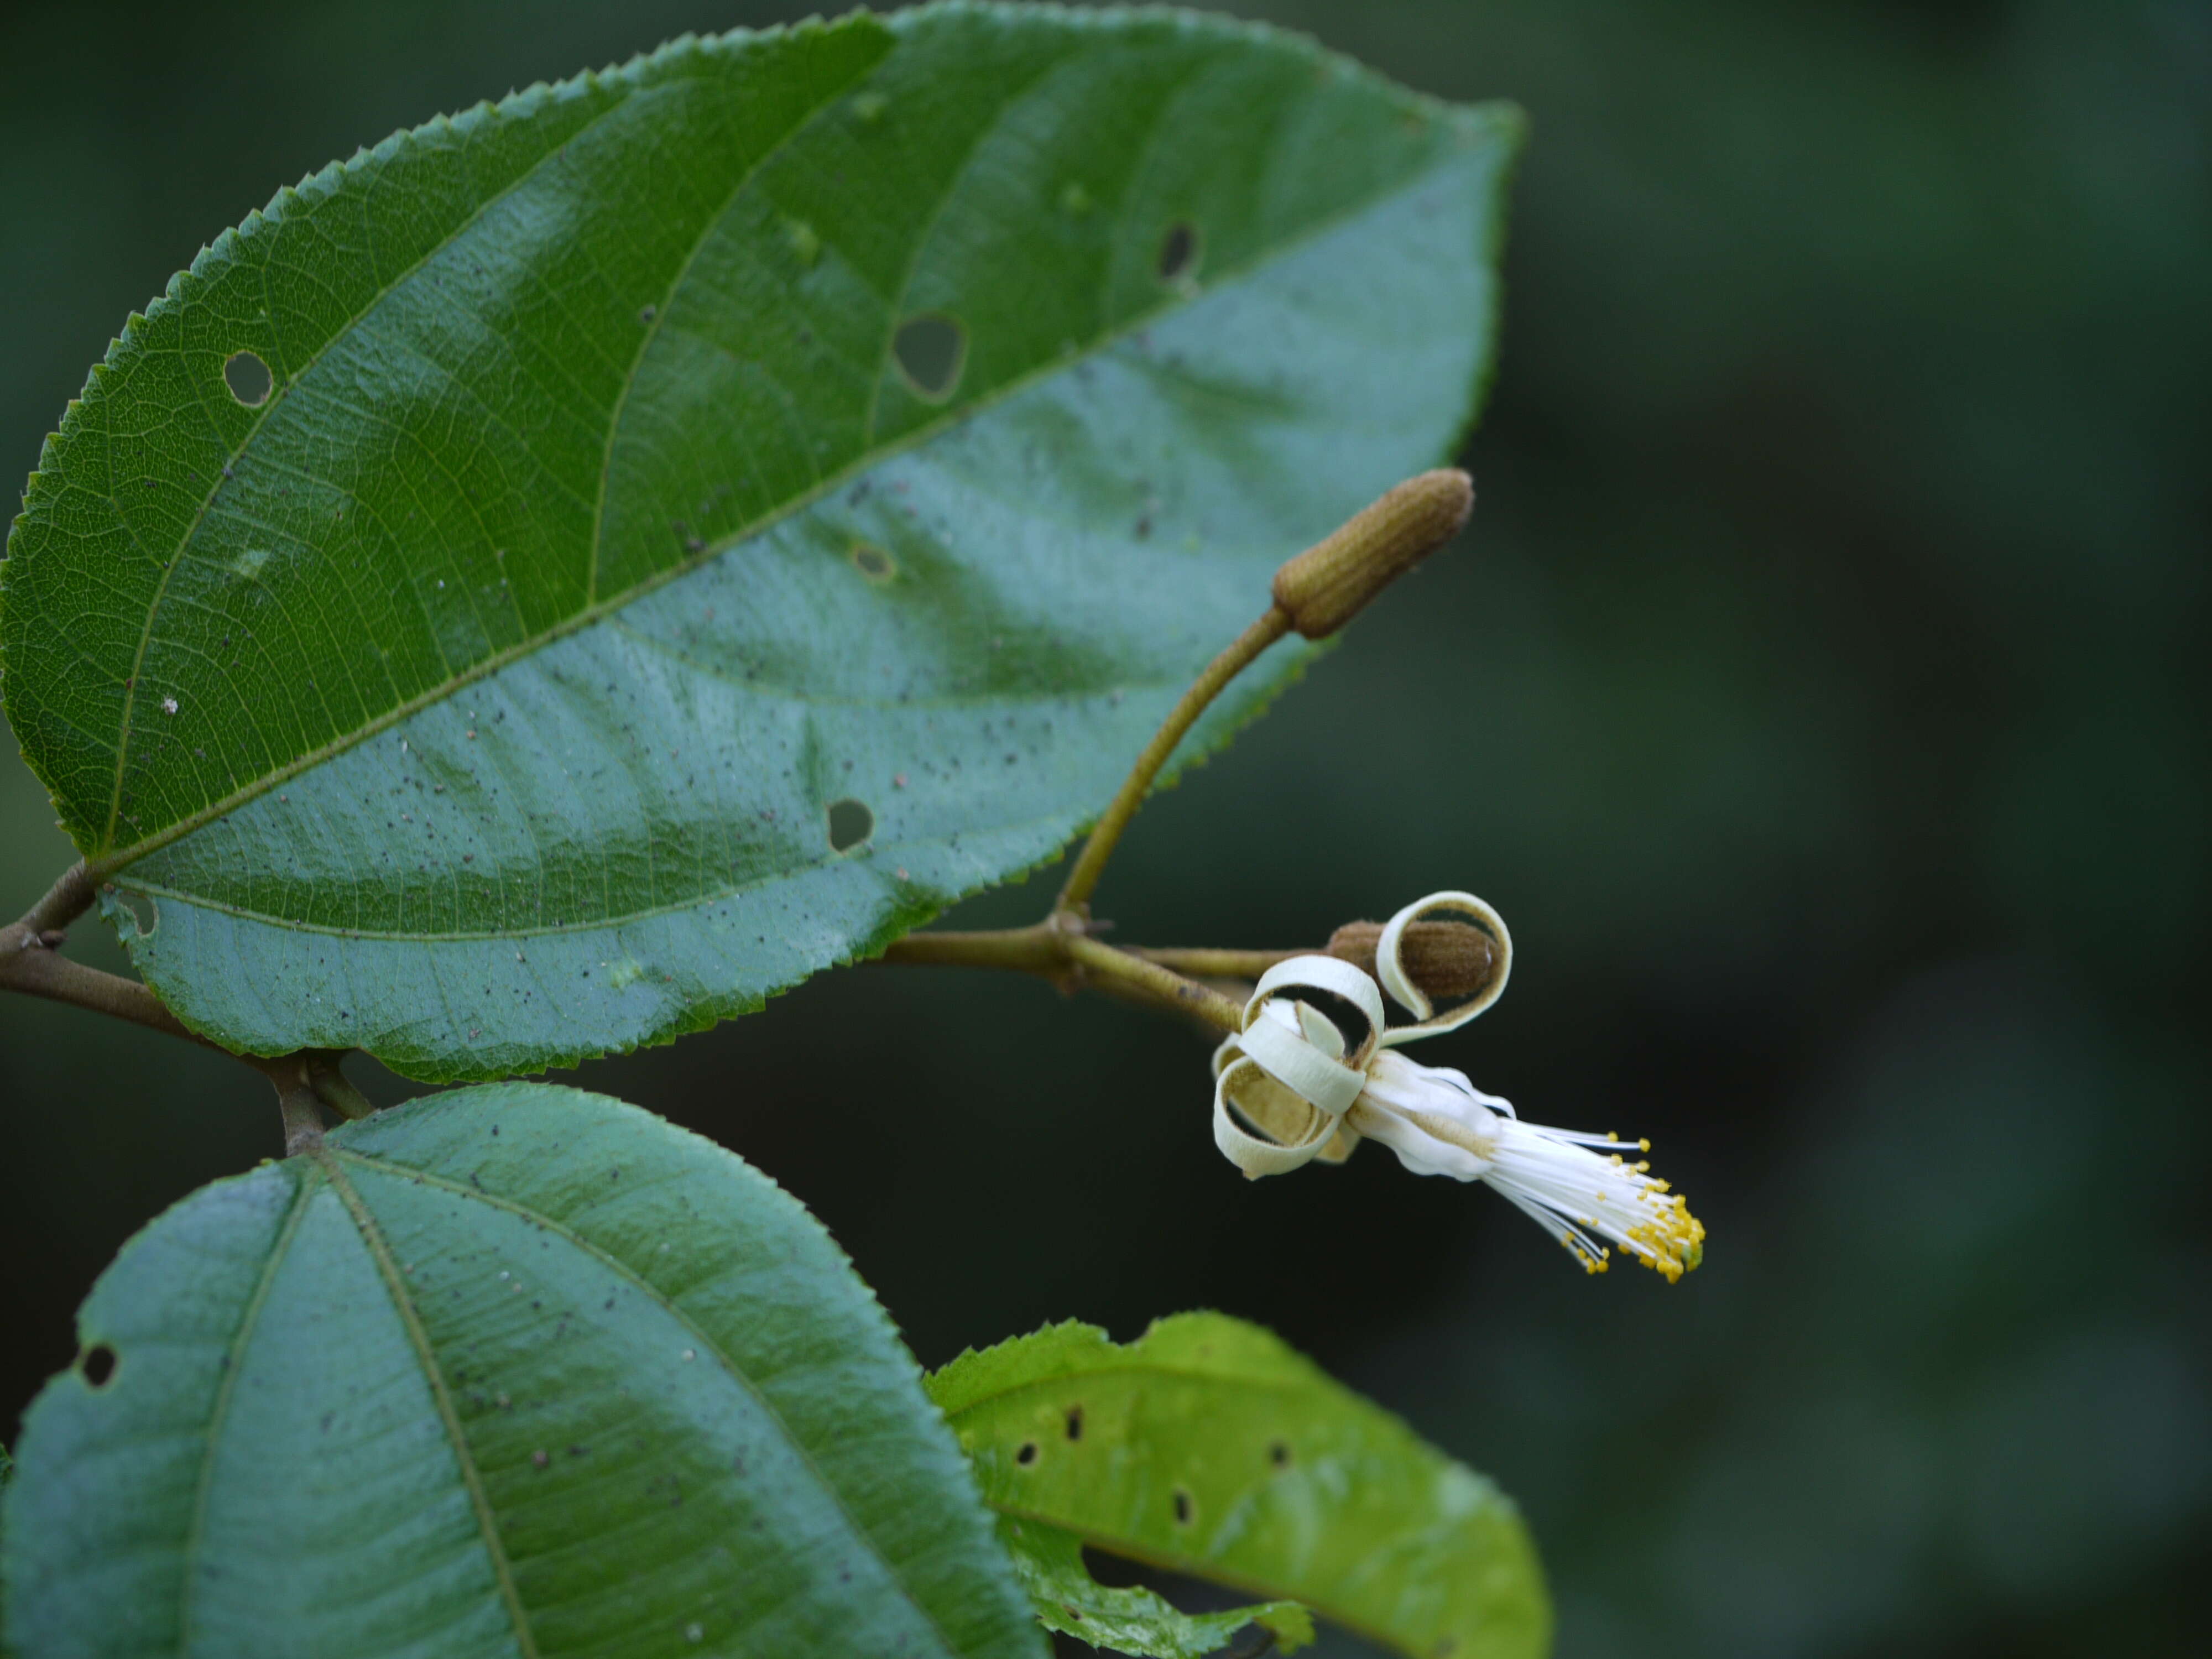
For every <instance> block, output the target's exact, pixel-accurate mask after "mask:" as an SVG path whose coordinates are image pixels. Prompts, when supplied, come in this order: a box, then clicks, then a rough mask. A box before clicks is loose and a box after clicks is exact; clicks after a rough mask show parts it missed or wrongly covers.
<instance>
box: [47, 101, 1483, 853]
mask: <svg viewBox="0 0 2212 1659" xmlns="http://www.w3.org/2000/svg"><path fill="white" fill-rule="evenodd" d="M1442 118H1443V119H1451V118H1452V115H1451V113H1449V112H1447V114H1446V115H1444V116H1443V117H1442ZM595 119H596V118H595ZM780 142H781V141H780ZM764 159H765V158H764ZM1447 159H1448V158H1447ZM539 165H543V162H542V161H541V162H540V163H539ZM1433 170H1434V164H1432V165H1431V167H1424V168H1422V169H1421V170H1420V171H1419V172H1417V173H1413V174H1412V175H1410V176H1409V177H1408V178H1407V179H1405V180H1403V181H1401V182H1400V183H1398V184H1395V185H1392V186H1391V187H1389V189H1387V190H1383V191H1377V192H1376V194H1374V195H1373V196H1370V197H1364V198H1363V199H1361V200H1359V201H1357V202H1353V203H1352V204H1348V205H1347V206H1346V207H1345V208H1343V209H1342V210H1340V211H1338V212H1336V213H1334V214H1331V215H1329V216H1327V217H1325V218H1322V219H1318V220H1316V221H1315V222H1314V223H1313V224H1311V225H1310V226H1308V227H1307V228H1305V229H1304V230H1302V231H1300V232H1299V233H1298V234H1296V235H1292V236H1288V237H1285V239H1284V240H1281V241H1280V242H1278V243H1275V244H1274V245H1273V246H1270V247H1268V248H1267V250H1265V251H1264V252H1261V253H1260V254H1259V255H1258V256H1257V257H1255V258H1252V259H1249V260H1247V261H1246V262H1245V263H1244V264H1241V265H1234V266H1230V267H1227V268H1225V270H1222V271H1221V273H1220V274H1219V276H1218V279H1217V280H1216V281H1215V282H1214V283H1212V284H1210V285H1209V286H1207V287H1206V288H1205V289H1202V290H1201V291H1200V295H1199V296H1197V297H1200V298H1202V297H1205V296H1206V295H1211V294H1212V293H1214V292H1216V291H1218V290H1219V289H1224V288H1226V287H1228V286H1229V285H1230V284H1231V283H1234V282H1237V281H1241V280H1243V278H1245V277H1248V276H1252V275H1254V274H1255V273H1256V272H1258V271H1260V270H1264V269H1266V268H1267V266H1268V265H1270V264H1273V263H1274V262H1275V261H1277V260H1278V259H1280V258H1285V257H1287V256H1288V255H1289V254H1291V253H1292V252H1296V251H1297V250H1298V249H1299V248H1301V247H1304V246H1306V245H1307V244H1308V243H1310V242H1313V241H1316V240H1319V239H1320V238H1321V237H1322V236H1325V235H1327V234H1328V233H1329V232H1331V231H1333V230H1334V229H1335V228H1337V227H1338V226H1340V225H1341V224H1344V223H1346V222H1347V221H1349V220H1352V219H1354V218H1357V217H1358V216H1360V215H1362V214H1364V213H1368V212H1370V211H1372V210H1374V209H1375V208H1376V207H1378V206H1380V205H1381V204H1383V203H1385V202H1388V201H1389V200H1391V199H1392V198H1393V197H1398V196H1401V195H1405V194H1407V193H1409V192H1411V191H1413V190H1415V189H1417V188H1419V185H1421V184H1422V183H1423V182H1424V181H1425V179H1426V178H1427V177H1428V174H1429V173H1431V172H1432V171H1433ZM1192 303H1194V300H1193V299H1186V298H1185V297H1183V296H1182V295H1172V294H1171V295H1169V296H1168V297H1167V298H1165V299H1164V300H1163V301H1161V303H1159V304H1158V305H1156V306H1154V307H1151V308H1150V309H1148V310H1145V311H1139V312H1135V313H1131V315H1130V316H1129V318H1128V319H1127V320H1126V321H1125V322H1124V323H1123V324H1122V325H1121V326H1120V327H1118V328H1114V329H1109V330H1106V331H1103V332H1101V333H1100V334H1098V335H1097V336H1096V337H1094V338H1093V339H1092V340H1091V343H1089V344H1088V345H1086V346H1085V347H1084V348H1083V349H1082V350H1081V351H1079V352H1077V353H1075V354H1073V355H1072V356H1054V357H1052V358H1050V359H1049V360H1048V361H1046V362H1040V363H1039V364H1038V365H1037V366H1036V368H1032V369H1030V371H1029V372H1028V373H1027V374H1019V375H1016V376H1014V377H1012V378H1011V379H1009V380H1006V382H1005V383H1004V384H1003V385H1001V386H998V387H996V388H994V390H992V391H990V392H986V393H983V394H981V396H979V397H977V398H975V399H974V400H973V401H972V402H969V403H967V404H960V405H958V406H957V407H954V408H951V409H947V410H945V412H944V413H942V414H940V415H939V416H936V417H935V418H934V419H933V420H930V421H927V422H922V423H921V425H919V426H917V427H915V428H914V429H913V430H912V431H910V432H909V433H908V434H907V435H905V436H904V437H902V438H899V439H896V440H894V441H891V442H890V443H887V444H883V445H880V446H878V447H876V448H873V449H870V450H866V451H863V452H862V453H860V454H859V455H856V456H855V457H854V459H852V460H851V461H850V462H848V464H847V465H844V466H842V467H841V468H839V469H838V470H837V471H836V472H833V473H831V474H829V476H827V477H823V478H822V479H821V480H820V481H818V482H817V483H816V484H815V485H814V486H813V487H812V488H811V489H806V490H802V491H800V492H799V494H797V495H793V497H792V498H791V499H790V500H789V501H786V502H785V503H784V504H783V505H782V506H781V507H775V508H772V509H770V510H769V511H768V512H766V513H762V514H761V515H760V517H759V518H757V519H756V520H753V521H752V522H751V523H750V524H747V525H744V526H739V527H738V529H736V530H733V531H732V532H730V533H729V534H728V535H726V536H725V537H724V538H722V539H721V540H720V541H719V542H717V543H715V544H713V545H712V546H709V547H708V548H706V549H704V550H702V551H701V552H699V553H696V554H694V555H692V556H690V557H688V558H685V559H683V560H681V561H679V562H676V563H674V564H671V565H670V566H669V567H668V568H666V569H665V570H660V571H657V572H655V573H654V574H652V575H650V576H647V577H646V578H644V579H643V580H640V581H638V582H636V583H635V584H633V585H632V586H629V588H626V589H624V590H623V592H619V593H616V594H612V595H610V596H609V597H607V598H606V599H601V600H599V601H598V602H597V603H595V604H592V605H587V606H586V607H584V608H583V609H582V610H580V611H577V612H576V614H575V615H574V616H573V617H566V618H564V619H562V621H560V622H558V623H555V624H553V626H551V627H550V628H548V629H544V630H543V631H542V632H540V633H538V634H536V635H532V636H530V637H529V638H526V639H522V640H518V641H516V642H515V643H514V644H513V645H511V646H508V647H506V648H505V649H504V650H501V651H496V652H494V653H491V654H489V655H488V656H486V657H484V658H483V659H480V660H479V661H477V662H475V663H473V664H471V665H469V666H468V667H466V668H464V669H462V670H461V671H459V673H456V674H453V675H451V676H449V677H448V678H447V679H445V680H443V681H441V683H439V684H436V685H435V686H431V687H428V688H427V689H425V690H422V691H421V692H418V693H417V694H416V696H412V697H409V698H407V699H405V700H404V701H403V702H399V703H398V704H396V705H394V706H393V707H392V708H391V709H390V710H388V711H387V712H386V713H385V714H380V715H377V716H376V717H375V718H374V719H372V720H364V721H362V724H361V725H360V726H357V727H356V728H355V729H354V730H353V731H351V732H345V733H343V734H341V735H340V736H338V737H336V738H331V740H330V741H329V742H328V743H325V744H319V745H318V746H317V747H316V748H314V749H312V750H308V751H307V753H305V754H303V755H301V756H299V757H296V758H295V759H293V760H291V761H289V762H287V763H285V764H284V765H283V766H279V767H276V768H273V769H270V771H268V772H265V773H264V774H263V775H261V776H260V777H259V778H257V779H255V780H254V781H252V782H251V783H248V784H245V785H242V786H240V787H239V788H236V789H234V790H233V791H232V792H231V793H229V794H228V795H225V796H224V797H222V799H220V800H216V801H213V802H210V804H209V805H206V806H204V807H202V808H201V809H200V810H199V811H197V812H194V813H191V814H190V815H189V816H187V817H182V818H179V820H178V821H177V822H176V823H173V824H170V825H169V826H168V827H167V828H166V829H160V830H156V831H155V833H154V834H152V835H150V836H144V837H143V838H142V839H140V840H138V841H136V842H132V843H131V845H130V846H128V847H125V848H122V849H121V850H119V851H111V852H108V853H106V854H101V855H100V857H98V858H89V859H87V860H85V864H86V870H87V873H88V876H89V878H91V879H92V880H93V881H94V883H95V884H97V883H99V882H100V881H103V880H106V878H110V877H112V876H113V875H114V874H116V873H117V872H118V871H121V870H123V869H125V868H126V867H127V866H130V865H131V864H134V863H136V862H137V860H140V859H142V858H144V857H146V856H148V855H149V854H153V853H157V852H159V851H161V848H164V847H167V846H168V845H170V844H171V843H172V842H176V841H179V840H181V839H183V838H184V837H185V836H189V835H191V834H192V833H193V832H194V831H196V830H198V829H204V828H205V827H206V826H207V825H208V824H210V823H214V822H215V821H216V819H218V818H221V817H225V816H227V815H228V814H229V813H231V812H234V811H237V810H238V809H239V808H240V807H241V806H243V805H246V804H247V803H248V802H250V801H253V800H256V799H259V798H260V797H261V796H263V795H264V794H266V793H268V792H269V791H270V790H271V789H273V788H275V787H276V786H278V785H279V784H283V783H288V782H289V781H291V780H292V779H294V778H295V777H298V776H300V775H301V774H302V773H305V772H308V771H312V770H313V769H315V768H316V767H318V766H320V765H322V764H323V763H325V762H326V761H330V760H332V759H334V758H336V757H337V756H339V755H342V754H344V753H345V752H346V751H347V750H350V749H352V748H354V747H355V746H356V745H357V744H362V743H364V742H366V741H367V740H368V739H369V738H373V737H374V736H376V735H377V733H379V732H386V731H389V730H390V729H391V728H392V726H396V725H398V723H399V722H400V721H401V720H405V719H407V718H408V717H409V716H410V715H412V714H418V713H420V712H421V711H422V710H423V709H425V708H429V707H431V706H432V705H433V704H435V703H438V702H442V701H444V700H445V699H446V698H447V697H449V696H453V693H455V692H456V691H459V690H461V689H462V688H464V687H465V686H469V685H472V684H476V683H477V681H478V680H482V679H485V678H489V677H490V676H491V675H493V674H495V673H497V672H498V671H500V670H501V669H503V668H506V667H508V666H510V665H513V663H516V662H519V661H520V660H521V659H523V658H525V657H527V656H529V655H531V654H532V653H534V652H537V651H538V650H541V649H543V648H544V647H546V646H548V645H550V644H552V643H554V642H555V641H559V640H563V639H566V638H567V637H568V635H571V634H575V633H580V632H581V631H582V630H584V629H587V628H589V627H592V625H593V624H595V623H599V622H600V621H602V620H603V619H604V618H605V617H610V616H611V615H613V614H614V613H615V612H616V611H620V610H622V609H623V607H624V606H626V605H629V604H631V603H632V602H634V601H635V600H637V599H642V598H643V597H644V596H645V595H646V594H647V593H650V592H655V591H657V590H658V589H659V588H662V587H665V586H667V585H668V584H669V583H671V582H672V581H675V580H678V579H679V578H681V577H684V576H688V575H690V574H691V573H692V572H693V571H694V570H696V569H699V568H702V567H703V566H705V565H707V564H709V563H711V562H714V560H715V559H717V558H719V557H720V556H722V555H723V554H725V553H726V552H728V551H729V550H731V549H732V548H733V547H736V546H738V544H741V543H744V542H747V541H750V540H751V539H752V538H755V537H756V536H758V535H760V534H762V533H763V532H766V531H768V530H769V529H772V528H774V527H775V526H776V525H778V524H781V522H782V521H783V520H786V519H788V518H790V517H792V516H793V514H795V513H802V512H804V511H805V509H806V508H808V507H811V506H813V505H814V504H815V503H816V502H817V501H822V500H823V499H824V498H826V497H828V496H829V495H835V494H836V492H837V491H838V490H839V489H842V488H843V487H844V486H845V485H846V483H848V482H849V481H851V480H852V479H854V478H855V477H859V476H860V474H862V473H864V472H866V471H871V470H872V469H873V468H875V467H878V466H880V465H883V464H884V462H885V461H888V460H891V459H895V458H896V457H897V456H900V455H902V454H905V453H908V451H911V450H914V449H916V448H919V447H921V446H922V445H924V444H926V443H927V442H928V441H930V440H932V439H933V438H935V437H937V436H938V435H939V434H940V433H942V432H944V431H945V430H946V429H948V428H951V427H952V426H954V425H957V423H958V422H962V421H964V420H971V419H974V418H975V417H976V416H980V415H981V414H983V413H984V412H985V411H986V410H990V409H992V408H994V407H996V406H997V405H998V404H1002V403H1004V402H1006V400H1007V399H1009V398H1012V397H1015V396H1016V395H1018V394H1019V393H1021V392H1026V391H1027V390H1028V389H1029V388H1030V386H1034V385H1036V384H1038V383H1039V382H1041V381H1043V380H1049V379H1050V378H1052V377H1053V376H1054V375H1056V374H1066V373H1067V372H1068V371H1069V369H1070V368H1071V367H1072V366H1073V364H1074V363H1076V362H1080V361H1082V360H1083V359H1085V358H1086V357H1091V356H1097V354H1098V353H1099V352H1101V351H1103V350H1104V349H1107V348H1109V347H1110V346H1112V345H1113V344H1115V343H1117V342H1118V341H1120V340H1121V339H1124V338H1126V337H1128V336H1130V335H1132V334H1134V333H1136V332H1138V331H1140V330H1142V329H1144V328H1146V327H1149V326H1150V325H1152V323H1154V322H1156V321H1157V320H1158V319H1159V318H1160V317H1162V316H1164V315H1165V314H1166V313H1169V312H1171V311H1174V310H1176V309H1179V308H1180V307H1182V306H1185V305H1188V304H1192ZM362 314H364V315H365V314H366V313H362ZM360 320H361V316H360V315H356V317H355V318H353V319H351V321H349V323H348V324H347V325H346V327H347V328H351V327H353V326H354V325H356V324H357V323H359V322H360ZM333 338H334V339H335V337H333ZM325 349H328V348H327V347H326V348H325ZM295 379H296V377H295ZM880 380H881V371H880V370H879V371H878V384H880ZM180 550H181V548H180ZM1289 551H1291V550H1285V556H1287V555H1288V552H1289ZM173 563H174V561H172V564H173ZM167 580H168V576H167V571H164V573H163V575H162V584H163V587H164V588H166V586H167ZM155 603H156V605H158V604H159V598H158V593H157V597H156V600H155ZM147 626H148V629H149V634H150V630H151V628H152V617H151V613H150V612H149V617H148V623H147ZM141 648H142V650H143V642H142V647H141ZM129 736H130V734H129V732H128V730H127V729H126V730H125V733H124V742H125V744H126V745H127V744H128V741H129ZM119 780H120V763H119V761H118V794H117V803H116V810H117V811H119V810H120V803H121V794H120V787H119ZM113 823H114V817H113V814H112V813H111V817H110V833H111V834H112V826H113Z"/></svg>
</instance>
